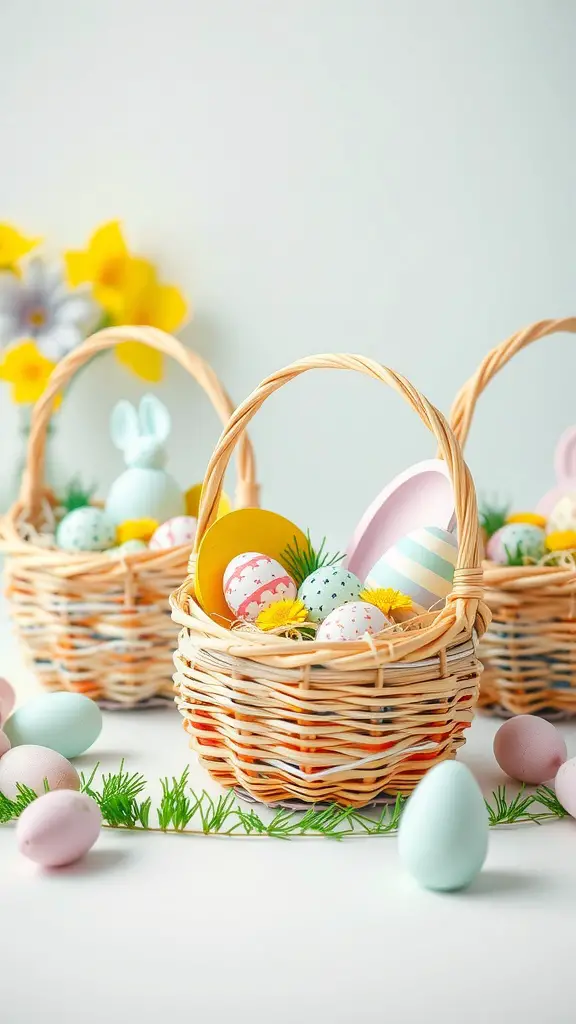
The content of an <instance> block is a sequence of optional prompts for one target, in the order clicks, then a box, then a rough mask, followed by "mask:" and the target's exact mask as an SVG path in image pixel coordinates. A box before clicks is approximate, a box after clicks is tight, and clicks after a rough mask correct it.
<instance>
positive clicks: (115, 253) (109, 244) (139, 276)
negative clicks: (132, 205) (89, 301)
mask: <svg viewBox="0 0 576 1024" xmlns="http://www.w3.org/2000/svg"><path fill="white" fill-rule="evenodd" d="M64 259H65V262H66V272H67V275H68V280H69V282H70V284H71V285H73V286H75V285H79V284H83V283H84V282H85V281H88V282H89V283H90V284H91V285H92V290H93V292H94V298H95V299H96V300H97V301H98V302H99V303H100V305H101V306H102V307H103V309H105V311H106V312H107V313H108V315H109V317H110V319H111V320H112V321H113V322H114V323H117V322H118V320H117V317H118V315H119V313H120V311H121V310H122V307H123V305H124V302H125V298H124V296H125V293H126V291H127V289H128V288H130V289H131V290H132V291H134V290H135V289H138V288H145V287H146V286H147V284H148V283H149V281H150V277H151V272H152V275H153V268H151V267H150V264H149V263H148V261H147V260H143V259H140V258H139V257H137V256H132V255H131V254H130V252H129V251H128V246H127V245H126V242H125V240H124V236H123V234H122V228H121V225H120V222H119V221H117V220H112V221H109V222H108V223H106V224H102V225H101V226H100V227H99V228H97V229H96V231H95V232H94V234H93V235H92V236H91V238H90V239H89V240H88V246H87V248H86V249H84V250H70V251H69V252H66V253H65V254H64Z"/></svg>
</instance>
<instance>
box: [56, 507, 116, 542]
mask: <svg viewBox="0 0 576 1024" xmlns="http://www.w3.org/2000/svg"><path fill="white" fill-rule="evenodd" d="M115 541H116V528H115V527H114V526H113V525H112V523H111V522H110V520H109V518H108V516H107V515H106V513H105V512H103V511H102V509H101V508H95V507H94V506H92V505H85V506H83V507H82V508H75V509H74V510H73V511H72V512H69V513H68V515H66V516H64V519H63V520H62V521H61V523H59V524H58V528H57V530H56V544H57V545H58V547H59V548H62V550H63V551H105V550H106V548H110V547H112V545H113V544H114V543H115Z"/></svg>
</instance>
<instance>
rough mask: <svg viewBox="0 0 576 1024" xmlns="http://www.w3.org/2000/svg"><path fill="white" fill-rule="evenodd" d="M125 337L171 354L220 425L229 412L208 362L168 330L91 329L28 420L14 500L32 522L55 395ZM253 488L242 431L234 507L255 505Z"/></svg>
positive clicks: (38, 500) (231, 407) (249, 448)
mask: <svg viewBox="0 0 576 1024" xmlns="http://www.w3.org/2000/svg"><path fill="white" fill-rule="evenodd" d="M125 341H139V342H142V343H143V344H145V345H149V346H150V347H151V348H155V349H156V350H157V351H158V352H162V353H163V354H164V355H166V356H171V357H172V359H175V360H176V362H177V363H179V364H180V366H181V367H182V368H183V369H184V370H186V371H187V372H188V373H189V374H190V376H191V377H193V378H194V380H196V381H197V382H198V384H199V385H200V387H201V388H203V389H204V391H205V392H206V394H207V395H208V398H209V399H210V401H211V402H212V405H213V406H214V408H215V410H216V412H217V413H218V416H219V417H220V419H221V421H222V423H223V424H224V425H225V424H226V423H227V422H228V419H229V417H230V416H231V415H232V412H233V410H234V405H233V403H232V400H231V399H230V397H229V395H228V394H227V392H226V391H225V390H224V388H223V387H222V384H221V383H220V381H219V380H218V377H217V375H216V373H215V372H214V370H213V369H212V367H211V366H210V365H209V364H208V363H207V362H205V360H204V359H202V358H201V357H200V356H199V355H197V353H196V352H193V351H192V350H191V349H189V348H186V347H185V346H184V345H183V344H182V342H180V341H178V339H177V338H174V337H173V336H172V335H171V334H166V333H165V332H164V331H160V330H158V329H157V328H155V327H110V328H105V329H104V330H102V331H97V333H96V334H93V335H92V336H91V337H90V338H87V339H86V340H85V341H83V342H82V344H81V345H78V347H77V348H75V349H73V350H72V351H71V352H69V353H68V355H67V356H65V357H64V359H62V360H61V361H60V362H59V363H58V365H57V366H56V367H55V369H54V370H53V372H52V374H51V376H50V379H49V381H48V385H47V387H46V390H45V391H44V393H43V394H42V396H41V398H40V399H39V400H38V401H37V402H36V404H35V406H34V409H33V412H32V421H31V425H30V436H29V439H28V451H27V455H26V468H25V471H24V474H23V477H22V484H21V488H20V496H19V499H18V503H17V504H18V505H19V506H20V508H25V509H27V510H28V512H29V515H30V519H31V521H32V522H34V520H35V518H36V516H37V515H38V514H39V511H40V506H41V501H42V496H43V494H44V492H45V489H44V454H45V448H46V433H47V429H48V423H49V421H50V417H51V415H52V411H53V406H54V399H55V398H56V395H57V394H58V392H59V391H60V390H61V388H63V387H65V386H66V384H68V383H69V381H71V380H72V378H73V377H74V375H75V374H76V372H77V371H78V370H79V369H80V367H82V366H84V364H85V363H87V362H88V361H89V360H90V359H92V358H93V357H94V356H95V355H97V354H98V353H99V352H104V351H105V350H106V349H109V348H114V346H115V345H120V344H122V342H125ZM258 493H259V488H258V484H257V482H256V467H255V460H254V452H253V449H252V445H251V443H250V440H249V439H248V437H247V436H244V437H243V438H242V441H241V444H240V445H239V447H238V481H237V486H236V507H237V508H243V507H249V506H254V505H258Z"/></svg>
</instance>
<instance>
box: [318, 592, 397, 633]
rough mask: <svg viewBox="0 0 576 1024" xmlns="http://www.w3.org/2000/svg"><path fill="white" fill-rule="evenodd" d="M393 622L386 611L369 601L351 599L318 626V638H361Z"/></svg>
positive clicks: (377, 631)
mask: <svg viewBox="0 0 576 1024" xmlns="http://www.w3.org/2000/svg"><path fill="white" fill-rule="evenodd" d="M391 625H392V623H391V622H390V620H389V619H387V618H386V616H385V615H384V612H381V611H380V609H379V608H376V607H375V606H374V605H373V604H368V603H367V601H351V602H350V604H344V605H342V607H341V608H335V609H334V611H332V612H330V615H328V616H327V618H325V619H324V622H323V623H322V624H321V625H320V626H319V627H318V632H317V633H316V639H317V640H326V641H328V642H329V643H332V642H333V641H337V640H361V639H362V637H363V636H364V635H365V634H366V633H370V634H372V635H373V634H374V633H379V632H380V631H381V630H382V629H384V628H385V626H391Z"/></svg>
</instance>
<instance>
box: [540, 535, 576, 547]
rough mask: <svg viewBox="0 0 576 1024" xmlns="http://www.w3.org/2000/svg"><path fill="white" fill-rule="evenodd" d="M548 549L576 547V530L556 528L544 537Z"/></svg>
mask: <svg viewBox="0 0 576 1024" xmlns="http://www.w3.org/2000/svg"><path fill="white" fill-rule="evenodd" d="M546 547H547V548H548V551H570V550H572V548H576V530H556V531H555V533H549V534H548V536H547V537H546Z"/></svg>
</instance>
